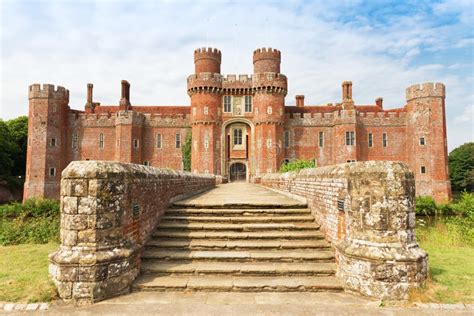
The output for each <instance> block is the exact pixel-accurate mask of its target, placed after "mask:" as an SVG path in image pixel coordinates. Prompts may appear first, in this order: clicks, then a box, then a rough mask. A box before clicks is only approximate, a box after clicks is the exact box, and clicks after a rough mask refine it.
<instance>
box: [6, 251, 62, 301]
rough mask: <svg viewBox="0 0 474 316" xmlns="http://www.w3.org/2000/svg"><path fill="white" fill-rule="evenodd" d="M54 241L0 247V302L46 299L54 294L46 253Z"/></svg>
mask: <svg viewBox="0 0 474 316" xmlns="http://www.w3.org/2000/svg"><path fill="white" fill-rule="evenodd" d="M57 249H58V244H57V243H48V244H24V245H17V246H0V267H1V269H0V301H6V302H24V303H32V302H48V301H51V299H52V298H54V297H55V296H56V291H55V288H54V285H53V283H52V281H51V279H50V277H49V275H48V254H50V253H52V252H54V251H55V250H57Z"/></svg>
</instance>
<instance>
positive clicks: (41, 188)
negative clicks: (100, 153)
mask: <svg viewBox="0 0 474 316" xmlns="http://www.w3.org/2000/svg"><path fill="white" fill-rule="evenodd" d="M28 100H29V115H28V117H29V119H28V146H27V154H26V178H25V189H24V193H23V199H24V200H25V199H28V198H32V197H38V198H54V199H57V198H58V197H59V183H60V180H61V172H62V170H63V169H64V168H65V167H66V165H67V164H68V163H69V161H67V160H66V159H67V158H66V157H67V155H66V153H67V152H66V150H67V148H69V147H68V146H67V138H66V131H67V125H68V124H67V115H68V111H69V107H68V104H69V91H68V90H67V89H65V88H63V87H59V86H58V87H55V86H54V85H51V84H43V85H42V86H41V85H40V84H33V85H31V86H30V87H29V90H28Z"/></svg>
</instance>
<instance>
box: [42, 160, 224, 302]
mask: <svg viewBox="0 0 474 316" xmlns="http://www.w3.org/2000/svg"><path fill="white" fill-rule="evenodd" d="M215 182H216V180H215V177H214V176H211V175H197V174H191V173H185V172H177V171H172V170H164V169H158V168H151V167H145V166H142V165H135V164H126V163H119V162H106V161H74V162H72V163H71V164H70V165H69V166H68V167H67V168H66V169H65V170H64V171H63V173H62V180H61V246H60V248H59V250H58V251H56V252H55V253H52V254H51V255H50V257H49V260H50V274H51V275H52V276H53V279H54V282H55V284H56V286H57V288H58V292H59V296H60V297H61V298H62V299H64V300H66V301H73V302H75V303H76V304H88V303H92V302H96V301H100V300H103V299H106V298H109V297H112V296H115V295H119V294H122V293H125V292H127V291H129V288H130V285H131V283H132V281H133V280H134V279H135V277H136V276H137V275H138V272H139V267H140V252H141V249H142V248H143V245H144V244H145V242H146V241H147V239H148V238H149V236H150V235H151V233H152V231H153V230H154V229H155V227H156V224H157V223H158V221H159V219H160V218H161V216H162V214H163V213H164V212H165V210H166V209H167V207H168V205H169V203H170V201H171V200H173V199H179V198H181V197H185V196H189V195H193V194H196V193H199V192H202V191H204V190H207V189H210V188H212V187H214V186H215Z"/></svg>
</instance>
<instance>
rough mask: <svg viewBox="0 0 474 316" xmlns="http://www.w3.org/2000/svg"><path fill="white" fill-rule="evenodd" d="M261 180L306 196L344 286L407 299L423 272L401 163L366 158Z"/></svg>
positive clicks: (407, 175)
mask: <svg viewBox="0 0 474 316" xmlns="http://www.w3.org/2000/svg"><path fill="white" fill-rule="evenodd" d="M262 184H263V185H265V186H267V187H270V188H274V189H277V190H280V191H286V192H289V193H291V194H294V195H297V196H301V197H305V198H306V199H307V201H308V205H309V206H310V207H311V210H312V212H313V213H314V215H315V216H316V218H317V221H318V222H319V224H320V225H321V230H322V231H323V232H324V233H325V235H326V237H327V239H328V240H329V241H331V243H332V244H333V245H334V247H335V249H336V259H337V275H338V276H339V277H340V278H341V279H342V280H343V282H344V284H345V288H346V290H348V291H355V292H358V293H361V294H364V295H367V296H372V297H377V298H382V299H406V298H408V294H409V291H410V289H412V288H415V287H418V286H420V285H421V284H422V283H423V282H424V281H425V280H426V276H427V255H426V253H425V252H424V251H423V250H422V249H421V248H420V247H419V246H418V244H417V243H416V240H415V233H414V228H415V212H414V196H415V183H414V177H413V173H412V172H411V171H409V169H408V167H407V166H406V165H405V164H403V163H398V162H386V161H368V162H356V163H347V164H340V165H335V166H329V167H322V168H315V169H306V170H302V171H300V172H298V173H285V174H269V175H265V176H264V177H262Z"/></svg>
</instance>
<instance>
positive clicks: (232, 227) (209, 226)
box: [156, 221, 319, 231]
mask: <svg viewBox="0 0 474 316" xmlns="http://www.w3.org/2000/svg"><path fill="white" fill-rule="evenodd" d="M156 228H157V230H163V229H172V230H188V231H195V230H204V231H221V230H225V231H267V230H279V231H281V230H292V231H293V230H304V231H317V230H318V229H319V225H317V224H316V223H243V224H241V223H240V224H239V223H176V222H168V221H166V222H160V223H159V224H158V226H157V227H156Z"/></svg>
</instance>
